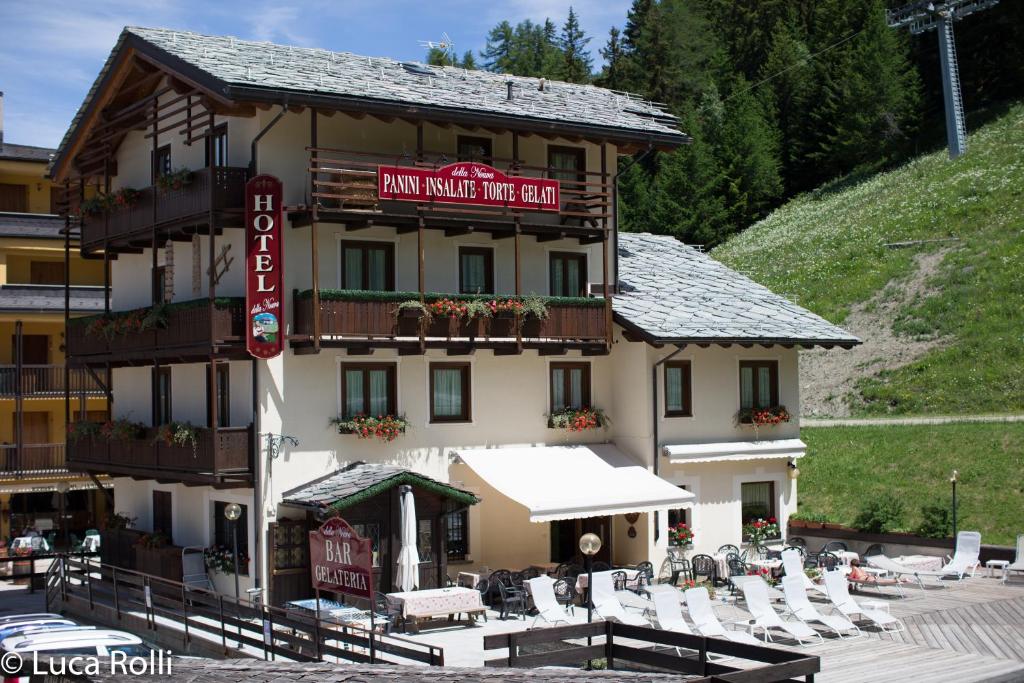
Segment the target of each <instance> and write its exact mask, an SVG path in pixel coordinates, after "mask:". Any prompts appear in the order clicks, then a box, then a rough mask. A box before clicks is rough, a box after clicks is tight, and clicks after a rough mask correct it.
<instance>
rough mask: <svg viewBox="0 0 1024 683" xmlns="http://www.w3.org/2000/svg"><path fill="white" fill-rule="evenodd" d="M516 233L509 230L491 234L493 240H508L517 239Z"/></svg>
mask: <svg viewBox="0 0 1024 683" xmlns="http://www.w3.org/2000/svg"><path fill="white" fill-rule="evenodd" d="M515 236H516V232H515V231H514V230H507V231H502V232H491V239H492V240H507V239H508V238H510V237H515Z"/></svg>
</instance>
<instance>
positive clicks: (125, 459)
mask: <svg viewBox="0 0 1024 683" xmlns="http://www.w3.org/2000/svg"><path fill="white" fill-rule="evenodd" d="M156 434H157V430H156V429H147V430H146V432H145V434H143V436H142V437H141V438H138V439H124V440H122V439H110V440H107V439H104V438H102V437H95V438H91V439H79V440H78V441H75V442H73V443H70V444H68V469H70V470H72V471H84V472H96V473H104V474H110V475H112V476H125V475H128V476H133V477H140V478H147V479H159V480H161V481H177V482H183V483H186V484H189V483H193V484H222V485H225V486H230V485H236V486H243V485H245V484H246V483H247V482H251V481H252V457H251V455H252V451H251V446H252V428H251V427H224V428H220V429H217V430H213V429H206V428H204V429H200V430H199V434H198V438H197V442H196V445H195V447H192V446H190V445H185V446H178V445H174V444H172V445H167V444H166V443H164V442H163V441H159V440H157V439H156Z"/></svg>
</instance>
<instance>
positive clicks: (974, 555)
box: [942, 531, 981, 581]
mask: <svg viewBox="0 0 1024 683" xmlns="http://www.w3.org/2000/svg"><path fill="white" fill-rule="evenodd" d="M980 556H981V534H980V533H978V532H977V531H961V532H960V533H958V534H957V535H956V551H955V552H954V553H953V557H952V558H950V560H949V562H947V563H946V565H945V566H944V567H943V568H942V571H944V572H946V573H947V574H956V578H957V580H959V581H963V578H964V574H966V573H967V572H968V571H970V572H971V576H974V572H976V571H977V570H978V565H979V564H981V561H980V559H979V558H980Z"/></svg>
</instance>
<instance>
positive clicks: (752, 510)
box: [740, 481, 775, 525]
mask: <svg viewBox="0 0 1024 683" xmlns="http://www.w3.org/2000/svg"><path fill="white" fill-rule="evenodd" d="M740 501H741V503H740V505H741V508H740V509H741V512H740V516H741V517H742V519H743V524H744V525H746V524H749V523H750V522H753V521H754V520H756V519H769V518H772V517H775V482H773V481H749V482H744V483H743V484H740Z"/></svg>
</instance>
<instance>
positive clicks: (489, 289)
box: [459, 247, 494, 294]
mask: <svg viewBox="0 0 1024 683" xmlns="http://www.w3.org/2000/svg"><path fill="white" fill-rule="evenodd" d="M459 293H460V294H494V250H493V249H491V248H490V247H459Z"/></svg>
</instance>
